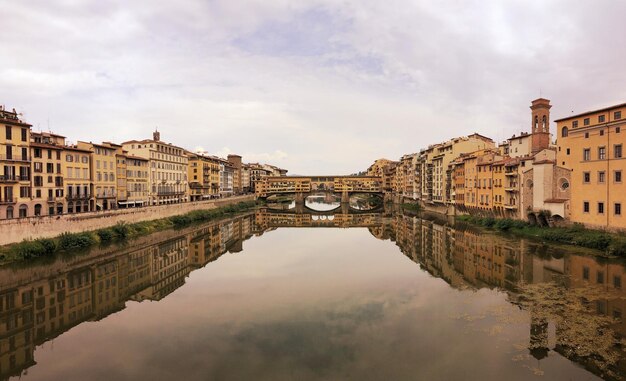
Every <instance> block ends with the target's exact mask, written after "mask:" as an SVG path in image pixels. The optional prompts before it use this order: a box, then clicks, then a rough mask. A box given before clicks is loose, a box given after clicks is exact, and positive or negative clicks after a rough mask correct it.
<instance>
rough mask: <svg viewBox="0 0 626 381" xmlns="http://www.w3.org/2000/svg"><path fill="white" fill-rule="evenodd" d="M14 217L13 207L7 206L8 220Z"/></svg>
mask: <svg viewBox="0 0 626 381" xmlns="http://www.w3.org/2000/svg"><path fill="white" fill-rule="evenodd" d="M12 218H13V207H12V206H7V220H10V219H12Z"/></svg>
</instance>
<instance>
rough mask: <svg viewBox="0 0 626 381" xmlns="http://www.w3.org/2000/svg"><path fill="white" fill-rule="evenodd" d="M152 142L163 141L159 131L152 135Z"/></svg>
mask: <svg viewBox="0 0 626 381" xmlns="http://www.w3.org/2000/svg"><path fill="white" fill-rule="evenodd" d="M152 140H154V141H155V142H158V141H159V140H161V133H160V132H159V131H158V130H154V132H153V133H152Z"/></svg>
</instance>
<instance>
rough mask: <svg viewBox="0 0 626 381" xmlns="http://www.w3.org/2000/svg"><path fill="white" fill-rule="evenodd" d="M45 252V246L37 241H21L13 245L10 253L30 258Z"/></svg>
mask: <svg viewBox="0 0 626 381" xmlns="http://www.w3.org/2000/svg"><path fill="white" fill-rule="evenodd" d="M45 253H46V248H45V247H44V246H43V245H42V244H41V243H40V242H37V241H22V242H20V243H19V244H17V245H15V246H14V247H13V248H12V250H11V254H13V255H14V256H15V257H16V258H18V259H31V258H38V257H41V256H43V255H44V254H45Z"/></svg>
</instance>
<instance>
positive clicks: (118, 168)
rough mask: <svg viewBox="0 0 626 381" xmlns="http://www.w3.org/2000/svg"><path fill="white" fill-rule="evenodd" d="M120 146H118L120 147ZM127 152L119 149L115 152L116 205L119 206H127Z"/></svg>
mask: <svg viewBox="0 0 626 381" xmlns="http://www.w3.org/2000/svg"><path fill="white" fill-rule="evenodd" d="M121 147H122V146H119V148H121ZM127 154H128V152H126V151H124V150H122V149H120V150H117V152H116V153H115V174H116V179H117V187H116V189H115V190H116V191H117V197H116V199H117V205H118V206H119V207H121V208H126V207H127V206H128V189H127V187H128V180H127V178H126V175H127V156H128V155H127Z"/></svg>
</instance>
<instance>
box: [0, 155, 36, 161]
mask: <svg viewBox="0 0 626 381" xmlns="http://www.w3.org/2000/svg"><path fill="white" fill-rule="evenodd" d="M0 160H7V161H9V160H10V161H25V162H26V161H31V157H30V156H26V157H24V156H22V155H10V156H7V155H6V154H0Z"/></svg>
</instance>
